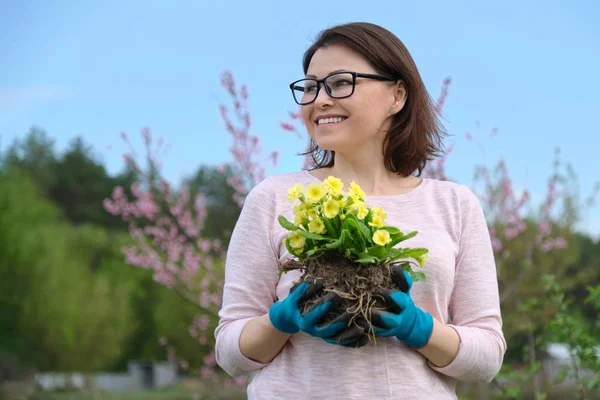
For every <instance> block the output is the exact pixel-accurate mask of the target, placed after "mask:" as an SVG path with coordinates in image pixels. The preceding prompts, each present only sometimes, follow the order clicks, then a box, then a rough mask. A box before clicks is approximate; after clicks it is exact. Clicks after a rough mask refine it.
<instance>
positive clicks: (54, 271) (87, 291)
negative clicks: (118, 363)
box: [0, 168, 131, 371]
mask: <svg viewBox="0 0 600 400" xmlns="http://www.w3.org/2000/svg"><path fill="white" fill-rule="evenodd" d="M106 241H107V233H106V232H104V231H103V230H102V229H100V228H93V227H85V228H84V227H78V228H73V227H72V226H71V225H70V224H68V223H66V222H65V221H62V220H61V218H60V213H59V212H58V210H57V208H56V206H54V205H53V204H51V203H50V202H48V201H47V200H45V199H44V198H43V196H42V195H41V191H40V189H38V188H37V187H36V185H35V182H34V181H33V180H32V179H31V178H29V176H28V174H27V172H24V171H21V170H18V169H16V168H15V169H12V170H11V171H10V172H8V173H7V172H3V173H2V175H1V177H0V276H2V279H1V280H0V347H1V348H2V349H3V350H6V351H9V352H12V353H14V354H16V355H17V356H18V357H19V358H20V359H21V360H22V361H23V362H25V363H27V364H29V365H33V366H36V367H37V368H39V369H42V370H82V371H88V370H93V369H99V368H105V367H106V366H107V365H111V364H112V363H114V362H115V360H117V359H118V358H119V355H120V352H121V349H122V346H123V343H124V342H125V340H126V339H127V338H128V336H129V334H130V330H131V328H130V317H131V311H130V305H129V302H128V287H127V285H124V284H118V283H119V282H116V281H115V280H114V277H111V276H110V275H108V274H102V273H94V272H93V271H92V270H91V269H90V268H86V264H88V263H89V260H90V257H91V255H92V254H94V253H95V252H96V251H97V250H98V248H97V247H98V246H103V245H104V244H105V243H106ZM85 243H87V245H85ZM121 257H122V256H120V254H118V251H117V250H116V248H115V251H113V254H112V256H111V257H106V258H104V260H103V263H104V264H109V263H116V262H117V261H120V263H121V268H122V265H123V264H122V258H121ZM100 269H102V268H100Z"/></svg>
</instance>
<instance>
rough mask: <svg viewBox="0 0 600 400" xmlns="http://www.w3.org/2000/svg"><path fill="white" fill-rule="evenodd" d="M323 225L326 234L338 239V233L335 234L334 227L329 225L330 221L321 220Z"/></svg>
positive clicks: (327, 219)
mask: <svg viewBox="0 0 600 400" xmlns="http://www.w3.org/2000/svg"><path fill="white" fill-rule="evenodd" d="M322 221H323V225H325V229H327V232H328V233H329V235H331V236H333V237H338V236H339V233H338V232H337V230H336V229H335V227H334V226H333V224H332V223H331V220H330V219H329V218H323V219H322Z"/></svg>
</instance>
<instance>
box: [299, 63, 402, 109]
mask: <svg viewBox="0 0 600 400" xmlns="http://www.w3.org/2000/svg"><path fill="white" fill-rule="evenodd" d="M341 74H350V75H352V92H350V94H349V95H347V96H342V97H335V96H333V95H332V94H331V93H330V91H329V87H328V86H327V85H325V80H327V79H328V78H330V77H332V76H335V75H341ZM356 78H367V79H375V80H378V81H382V82H395V81H397V80H398V79H393V78H390V77H388V76H384V75H379V74H366V73H361V72H352V71H336V72H333V73H331V74H329V75H327V76H326V77H325V78H322V79H316V78H302V79H298V80H297V81H294V82H292V83H290V90H291V91H292V97H293V98H294V101H295V102H296V104H298V105H301V106H306V105H309V104H312V103H314V102H315V101H316V100H317V98H318V97H319V92H320V91H321V87H322V86H325V92H326V93H327V95H328V96H329V97H331V98H332V99H347V98H348V97H350V96H352V95H353V94H354V90H355V89H356ZM307 80H312V81H315V82H317V93H316V94H315V98H314V99H313V100H311V101H309V102H308V103H300V102H298V100H296V95H295V94H294V87H295V85H296V84H297V83H298V82H302V81H307ZM303 92H304V91H303Z"/></svg>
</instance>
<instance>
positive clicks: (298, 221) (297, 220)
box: [294, 215, 304, 226]
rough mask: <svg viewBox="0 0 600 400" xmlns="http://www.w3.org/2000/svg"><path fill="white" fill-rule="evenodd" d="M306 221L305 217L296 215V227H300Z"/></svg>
mask: <svg viewBox="0 0 600 400" xmlns="http://www.w3.org/2000/svg"><path fill="white" fill-rule="evenodd" d="M303 221H304V217H303V216H302V215H296V216H295V217H294V225H296V226H300V224H301V223H302V222H303Z"/></svg>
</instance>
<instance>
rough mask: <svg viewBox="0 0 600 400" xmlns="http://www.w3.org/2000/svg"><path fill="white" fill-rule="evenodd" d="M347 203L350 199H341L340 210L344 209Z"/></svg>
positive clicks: (339, 201)
mask: <svg viewBox="0 0 600 400" xmlns="http://www.w3.org/2000/svg"><path fill="white" fill-rule="evenodd" d="M347 201H348V199H346V198H345V197H342V198H341V199H339V200H338V206H339V207H340V208H344V206H345V205H346V202H347Z"/></svg>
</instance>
